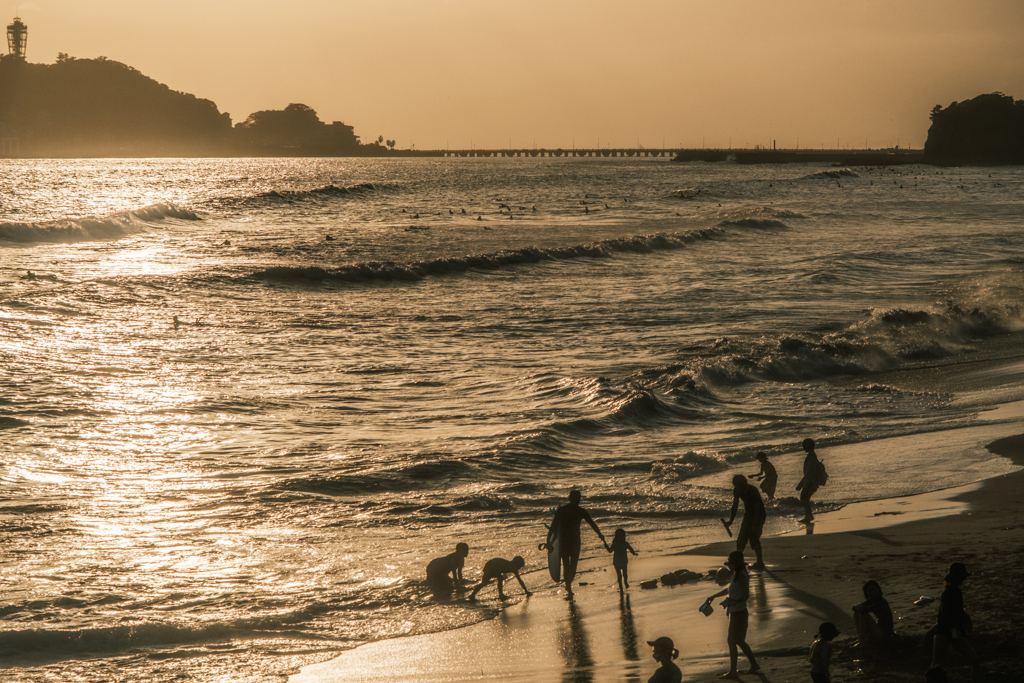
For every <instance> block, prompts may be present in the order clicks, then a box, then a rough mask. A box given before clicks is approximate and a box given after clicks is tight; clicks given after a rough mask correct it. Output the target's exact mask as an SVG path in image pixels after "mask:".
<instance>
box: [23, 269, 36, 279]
mask: <svg viewBox="0 0 1024 683" xmlns="http://www.w3.org/2000/svg"><path fill="white" fill-rule="evenodd" d="M21 279H22V280H35V279H36V274H35V273H33V272H32V271H31V270H27V271H25V274H24V275H22V276H21Z"/></svg>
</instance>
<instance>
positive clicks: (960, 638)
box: [925, 562, 979, 670]
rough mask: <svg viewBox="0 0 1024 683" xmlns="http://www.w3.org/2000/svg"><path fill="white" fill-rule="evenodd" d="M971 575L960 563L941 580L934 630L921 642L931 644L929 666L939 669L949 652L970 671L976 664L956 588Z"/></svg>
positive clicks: (968, 620) (960, 593) (968, 624)
mask: <svg viewBox="0 0 1024 683" xmlns="http://www.w3.org/2000/svg"><path fill="white" fill-rule="evenodd" d="M970 575H971V573H970V572H969V571H967V567H966V566H964V565H963V563H961V562H954V563H953V564H951V565H949V572H948V573H947V574H946V576H945V577H943V579H942V583H943V590H942V597H941V598H940V599H939V614H938V620H937V623H936V624H935V626H933V627H932V628H931V630H930V631H928V634H927V635H926V636H925V641H926V642H927V639H928V638H929V637H931V638H934V641H933V643H932V666H937V665H940V664H941V663H942V662H941V661H940V660H943V659H945V655H946V654H947V653H949V652H956V653H958V654H960V655H961V656H963V657H964V658H965V659H967V661H968V662H970V664H971V669H972V670H973V669H974V668H975V667H977V665H978V664H979V660H978V654H977V653H976V652H975V651H974V648H973V647H971V644H970V642H968V640H967V636H969V635H970V633H971V630H972V624H971V618H970V617H969V616H968V615H967V612H966V610H965V609H964V593H963V590H961V588H960V586H961V585H962V584H963V582H964V581H965V580H966V579H967V577H969V576H970Z"/></svg>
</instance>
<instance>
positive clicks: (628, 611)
mask: <svg viewBox="0 0 1024 683" xmlns="http://www.w3.org/2000/svg"><path fill="white" fill-rule="evenodd" d="M619 629H620V630H621V632H622V655H623V656H624V657H625V658H626V659H628V660H629V661H631V662H639V661H640V653H639V652H637V649H636V624H634V623H633V610H632V608H631V607H630V604H629V596H628V595H626V594H625V593H619Z"/></svg>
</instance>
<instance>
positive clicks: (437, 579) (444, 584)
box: [427, 543, 469, 589]
mask: <svg viewBox="0 0 1024 683" xmlns="http://www.w3.org/2000/svg"><path fill="white" fill-rule="evenodd" d="M468 555H469V546H468V545H466V544H465V543H458V544H456V546H455V552H454V553H451V554H449V555H445V556H444V557H438V558H435V559H433V560H431V561H430V563H429V564H428V565H427V584H428V585H429V586H430V587H431V588H436V589H444V588H451V587H452V585H456V586H457V585H459V584H461V583H462V568H463V567H464V566H465V564H466V557H467V556H468ZM449 575H451V578H449Z"/></svg>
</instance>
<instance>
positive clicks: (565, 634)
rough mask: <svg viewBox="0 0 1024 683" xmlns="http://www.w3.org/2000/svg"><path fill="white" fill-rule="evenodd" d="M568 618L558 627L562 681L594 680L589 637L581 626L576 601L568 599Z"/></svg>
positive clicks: (573, 682) (584, 681)
mask: <svg viewBox="0 0 1024 683" xmlns="http://www.w3.org/2000/svg"><path fill="white" fill-rule="evenodd" d="M568 606H569V618H568V619H567V620H566V622H565V623H564V625H563V627H562V628H560V629H559V633H558V649H559V650H561V652H562V657H563V658H564V659H565V672H564V673H563V674H562V681H563V682H564V683H591V681H593V680H594V671H593V667H594V657H593V656H592V655H591V654H590V638H589V637H588V636H587V630H586V628H585V627H584V626H583V619H582V617H581V616H580V611H579V608H577V607H576V603H575V602H572V601H569V603H568Z"/></svg>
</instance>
